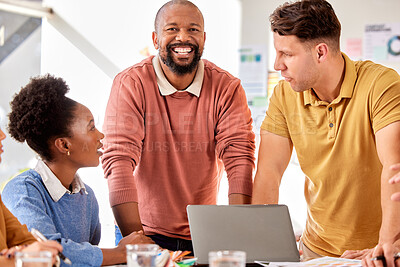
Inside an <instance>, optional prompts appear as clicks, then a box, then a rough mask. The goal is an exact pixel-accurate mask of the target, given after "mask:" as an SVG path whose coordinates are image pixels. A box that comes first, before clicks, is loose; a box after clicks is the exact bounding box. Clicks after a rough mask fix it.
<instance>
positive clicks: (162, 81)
mask: <svg viewBox="0 0 400 267" xmlns="http://www.w3.org/2000/svg"><path fill="white" fill-rule="evenodd" d="M152 63H153V68H154V71H155V73H156V77H157V84H158V88H159V90H160V93H161V95H163V96H167V95H172V94H174V93H176V92H178V91H179V92H182V91H183V92H184V91H187V92H189V93H191V94H193V95H195V96H197V97H199V96H200V92H201V87H202V85H203V78H204V62H203V60H200V61H199V65H198V67H197V71H196V76H195V77H194V80H193V82H192V84H191V85H190V86H189V87H188V88H186V89H185V90H177V89H176V88H175V87H173V86H172V85H171V84H170V83H169V81H168V80H167V78H166V77H165V75H164V72H163V70H162V68H161V65H160V61H159V57H158V55H157V56H155V57H153V59H152Z"/></svg>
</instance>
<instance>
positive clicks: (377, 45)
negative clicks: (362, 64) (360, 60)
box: [364, 23, 400, 62]
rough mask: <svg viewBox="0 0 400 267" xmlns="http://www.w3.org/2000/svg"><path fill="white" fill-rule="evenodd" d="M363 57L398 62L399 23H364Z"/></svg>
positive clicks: (399, 54) (399, 56) (399, 52)
mask: <svg viewBox="0 0 400 267" xmlns="http://www.w3.org/2000/svg"><path fill="white" fill-rule="evenodd" d="M364 57H365V59H370V60H373V61H390V62H400V23H382V24H368V25H365V31H364Z"/></svg>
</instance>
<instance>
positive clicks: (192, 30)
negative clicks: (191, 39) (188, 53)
mask: <svg viewBox="0 0 400 267" xmlns="http://www.w3.org/2000/svg"><path fill="white" fill-rule="evenodd" d="M189 31H191V32H198V31H199V30H198V29H196V28H191V29H189Z"/></svg>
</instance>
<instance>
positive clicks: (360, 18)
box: [240, 0, 400, 71]
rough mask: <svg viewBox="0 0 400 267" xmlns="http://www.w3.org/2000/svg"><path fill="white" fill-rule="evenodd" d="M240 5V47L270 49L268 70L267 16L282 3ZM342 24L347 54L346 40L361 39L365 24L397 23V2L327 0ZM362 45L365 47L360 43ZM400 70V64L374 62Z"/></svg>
mask: <svg viewBox="0 0 400 267" xmlns="http://www.w3.org/2000/svg"><path fill="white" fill-rule="evenodd" d="M240 1H241V3H242V17H243V18H245V19H243V21H242V32H241V34H242V35H241V44H242V45H249V44H262V45H266V46H268V49H269V65H268V68H269V70H273V59H274V55H275V53H274V50H273V43H272V34H271V32H270V28H269V27H270V24H269V21H268V19H269V15H270V14H271V13H272V12H273V11H274V9H275V8H277V7H278V6H279V5H282V4H283V3H285V2H287V1H285V0H267V1H265V0H240ZM329 2H330V3H331V4H332V6H333V8H334V10H335V12H336V14H337V16H338V18H339V20H340V22H341V24H342V38H341V49H342V51H344V52H346V50H347V47H346V46H347V43H346V40H347V39H349V38H363V36H364V27H365V25H366V24H375V23H377V24H379V23H400V16H399V12H398V10H400V1H399V0H351V1H344V0H330V1H329ZM363 45H364V44H363ZM376 62H377V63H381V64H384V65H386V66H389V67H391V68H394V69H396V70H397V71H399V70H400V62H397V63H396V62H395V63H394V62H388V61H376Z"/></svg>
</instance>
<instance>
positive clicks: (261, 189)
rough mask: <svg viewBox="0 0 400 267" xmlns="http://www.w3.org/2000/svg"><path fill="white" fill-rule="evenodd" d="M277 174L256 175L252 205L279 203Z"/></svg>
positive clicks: (278, 177)
mask: <svg viewBox="0 0 400 267" xmlns="http://www.w3.org/2000/svg"><path fill="white" fill-rule="evenodd" d="M280 181H281V176H280V175H279V174H276V175H274V174H273V173H269V174H265V173H264V174H259V173H257V174H256V177H255V178H254V187H253V188H254V190H253V200H252V204H277V203H278V201H279V185H280Z"/></svg>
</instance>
